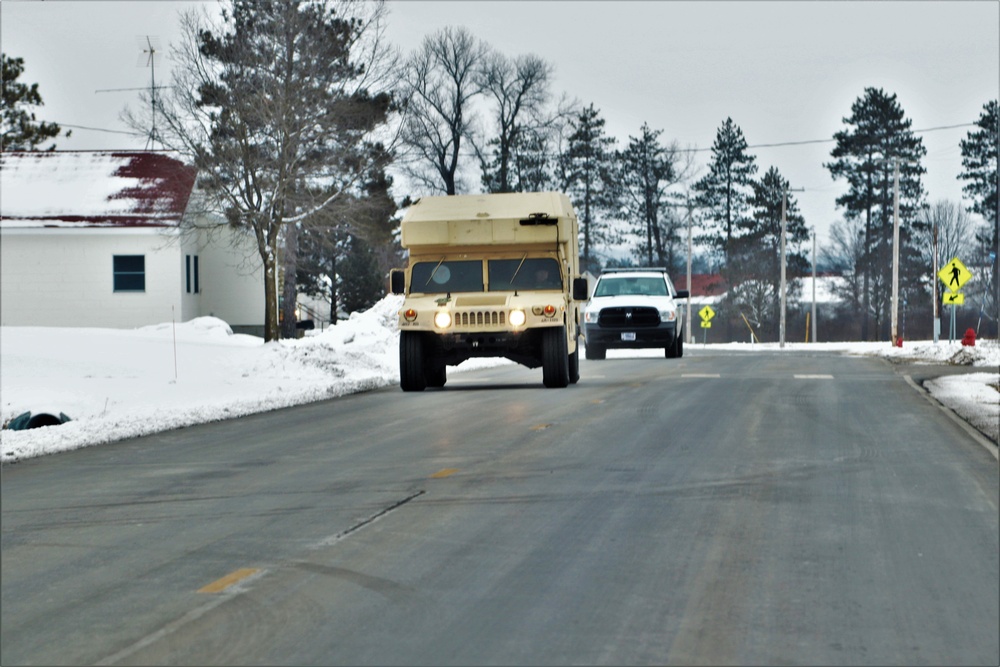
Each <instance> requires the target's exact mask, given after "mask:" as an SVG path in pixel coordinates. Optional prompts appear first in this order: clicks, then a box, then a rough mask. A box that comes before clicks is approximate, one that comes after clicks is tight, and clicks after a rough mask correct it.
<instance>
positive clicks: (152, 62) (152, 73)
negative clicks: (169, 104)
mask: <svg viewBox="0 0 1000 667" xmlns="http://www.w3.org/2000/svg"><path fill="white" fill-rule="evenodd" d="M136 42H137V43H138V45H139V49H140V50H141V51H142V53H140V54H139V59H138V61H137V62H136V67H148V68H149V88H148V89H147V88H106V89H104V90H95V91H94V92H95V93H115V92H120V91H129V90H149V114H150V128H149V134H147V135H146V148H145V150H149V148H150V146H151V145H152V144H153V142H156V141H159V142H160V145H161V146H162V145H163V142H162V141H160V138H159V136H160V135H159V134H158V133H157V131H156V91H157V90H161V89H163V88H169V87H170V86H157V85H156V63H157V61H159V59H160V57H161V56H160V53H161V51H160V40H159V38H158V37H155V36H152V37H151V36H149V35H144V36H141V37H136Z"/></svg>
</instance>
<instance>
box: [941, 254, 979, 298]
mask: <svg viewBox="0 0 1000 667" xmlns="http://www.w3.org/2000/svg"><path fill="white" fill-rule="evenodd" d="M971 277H972V272H970V271H969V270H968V269H967V268H965V264H962V260H960V259H959V258H958V257H955V258H953V259H952V260H951V261H950V262H948V263H947V264H945V265H944V267H943V268H942V269H941V270H940V271H938V278H940V279H941V282H943V283H944V286H945V287H947V288H948V290H949V291H951V292H958V290H960V289H962V285H964V284H965V283H967V282H969V278H971Z"/></svg>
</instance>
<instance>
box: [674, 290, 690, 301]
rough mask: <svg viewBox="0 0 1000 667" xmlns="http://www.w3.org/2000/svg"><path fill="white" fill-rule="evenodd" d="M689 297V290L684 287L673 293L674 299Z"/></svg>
mask: <svg viewBox="0 0 1000 667" xmlns="http://www.w3.org/2000/svg"><path fill="white" fill-rule="evenodd" d="M690 297H691V292H689V291H688V290H686V289H679V290H677V294H675V295H674V298H675V299H688V298H690Z"/></svg>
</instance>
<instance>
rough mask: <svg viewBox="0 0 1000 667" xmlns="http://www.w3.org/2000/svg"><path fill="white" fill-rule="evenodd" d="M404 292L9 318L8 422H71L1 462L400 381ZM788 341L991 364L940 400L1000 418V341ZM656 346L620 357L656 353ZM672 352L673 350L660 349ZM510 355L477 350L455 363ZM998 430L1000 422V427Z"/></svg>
mask: <svg viewBox="0 0 1000 667" xmlns="http://www.w3.org/2000/svg"><path fill="white" fill-rule="evenodd" d="M401 303H402V297H398V296H387V297H386V298H384V299H383V300H381V301H380V302H379V303H378V304H376V305H375V306H374V307H373V308H371V309H370V310H368V311H366V312H363V313H355V314H353V315H352V316H351V317H350V319H348V320H346V321H342V322H339V323H338V324H337V325H336V326H333V327H330V328H329V329H327V330H326V331H323V332H310V335H308V336H307V337H305V338H301V339H296V340H282V341H277V342H272V343H267V344H265V343H264V342H263V340H262V339H260V338H257V337H255V336H246V335H239V334H235V335H234V334H233V332H232V330H231V329H230V328H229V325H227V324H226V323H225V322H223V321H222V320H219V319H217V318H213V317H200V318H197V319H194V320H191V321H189V322H185V323H183V324H177V325H174V324H172V323H165V324H159V325H155V326H149V327H143V328H140V329H134V330H121V329H73V328H53V327H3V328H2V330H0V358H2V369H0V401H2V419H3V423H4V425H6V424H8V423H10V422H11V421H12V420H13V419H15V418H17V417H19V416H20V415H23V414H24V413H26V412H31V413H32V414H35V415H37V414H39V413H48V414H52V415H55V416H58V415H59V414H60V413H64V414H65V415H67V416H68V417H69V418H70V421H69V422H66V423H64V424H61V425H58V426H46V427H42V428H34V429H28V430H16V431H15V430H9V429H4V430H3V431H2V432H0V462H4V463H9V462H12V461H16V460H20V459H25V458H30V457H33V456H39V455H42V454H50V453H54V452H60V451H66V450H69V449H75V448H78V447H86V446H90V445H99V444H102V443H108V442H114V441H116V440H122V439H125V438H132V437H137V436H142V435H148V434H150V433H156V432H160V431H165V430H169V429H173V428H180V427H184V426H190V425H192V424H199V423H204V422H210V421H216V420H220V419H229V418H232V417H239V416H242V415H248V414H252V413H257V412H264V411H267V410H274V409H276V408H283V407H289V406H292V405H299V404H302V403H309V402H312V401H317V400H322V399H327V398H332V397H336V396H342V395H344V394H349V393H354V392H359V391H366V390H371V389H376V388H379V387H386V386H390V385H395V384H396V383H397V382H398V377H399V352H398V340H399V333H398V331H397V327H396V318H397V312H398V310H399V307H400V305H401ZM689 349H690V350H691V351H694V350H698V349H722V350H725V349H729V350H743V351H748V352H753V351H760V350H768V351H778V350H779V347H778V345H777V344H776V343H768V344H741V343H733V344H728V345H709V346H707V348H704V347H703V346H701V345H691V346H690V348H689ZM785 350H789V351H795V350H809V351H816V350H836V351H841V352H844V353H849V354H870V355H879V356H883V357H889V358H890V359H892V358H897V359H905V360H906V361H909V362H912V361H927V362H932V363H960V364H963V365H974V366H977V367H978V366H981V367H983V370H984V372H983V373H971V374H964V375H960V376H954V377H949V378H945V379H942V380H940V381H935V382H934V383H932V384H929V385H928V387H929V389H930V390H931V391H932V393H934V394H935V395H936V396H937V397H938V398H939V400H942V402H944V403H945V404H946V405H949V407H952V409H954V410H955V411H956V412H957V413H958V414H960V415H961V416H963V417H964V418H965V419H967V420H968V421H970V422H971V423H973V424H975V425H976V426H977V427H978V428H980V429H982V430H985V431H986V432H987V433H990V431H989V429H983V426H981V424H986V425H987V426H988V425H989V424H990V422H991V420H992V423H994V424H995V423H997V422H998V421H1000V417H998V416H997V415H998V410H1000V393H997V391H996V390H995V389H994V388H993V387H992V386H990V384H993V385H996V384H997V383H1000V373H998V372H997V368H998V366H1000V347H998V345H997V343H996V342H995V341H981V343H980V345H977V346H976V347H969V348H963V347H962V346H961V345H959V344H958V343H957V342H956V343H953V344H948V343H945V342H942V343H938V344H933V343H929V342H928V343H916V344H907V345H906V346H905V347H903V348H894V347H891V346H889V345H888V344H887V343H817V344H803V343H798V344H794V343H793V344H786V346H785ZM656 352H657V351H656V350H646V351H637V352H634V353H633V352H628V351H622V350H614V351H612V352H611V353H609V355H608V357H609V358H610V359H613V358H615V357H616V356H644V355H646V354H649V355H654V354H655V353H656ZM658 356H662V352H661V353H660V355H658ZM505 363H510V362H507V361H505V360H502V359H476V360H470V361H467V362H465V363H464V364H462V365H461V366H460V367H458V368H449V369H448V372H449V374H451V373H455V372H461V371H462V370H468V369H473V368H484V367H489V366H496V365H498V364H505ZM992 437H993V439H994V440H996V439H997V436H996V434H995V432H994V434H993V435H992Z"/></svg>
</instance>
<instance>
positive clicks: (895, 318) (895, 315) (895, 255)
mask: <svg viewBox="0 0 1000 667" xmlns="http://www.w3.org/2000/svg"><path fill="white" fill-rule="evenodd" d="M893 165H894V166H893V188H892V210H893V214H892V325H891V329H892V331H891V332H890V334H889V335H890V337H891V338H892V344H893V346H896V345H897V344H898V341H899V338H898V323H899V160H898V159H897V160H894V161H893ZM935 302H936V299H935Z"/></svg>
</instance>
